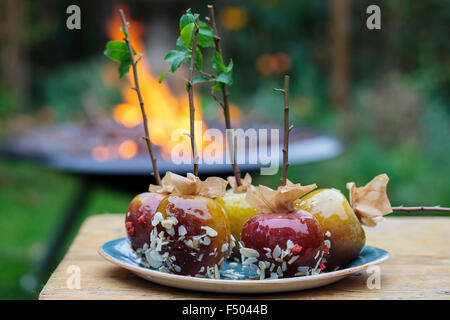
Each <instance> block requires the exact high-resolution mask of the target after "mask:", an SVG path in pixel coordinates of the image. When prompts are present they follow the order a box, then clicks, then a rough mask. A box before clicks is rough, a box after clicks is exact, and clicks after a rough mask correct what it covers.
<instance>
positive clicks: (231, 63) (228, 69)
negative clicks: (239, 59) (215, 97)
mask: <svg viewBox="0 0 450 320" xmlns="http://www.w3.org/2000/svg"><path fill="white" fill-rule="evenodd" d="M233 66H234V64H233V60H232V59H230V63H228V66H227V69H226V70H225V71H226V72H231V71H233Z"/></svg>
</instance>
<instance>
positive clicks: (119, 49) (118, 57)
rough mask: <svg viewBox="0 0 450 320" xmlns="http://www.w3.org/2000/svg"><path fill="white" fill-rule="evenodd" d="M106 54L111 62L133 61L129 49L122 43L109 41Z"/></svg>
mask: <svg viewBox="0 0 450 320" xmlns="http://www.w3.org/2000/svg"><path fill="white" fill-rule="evenodd" d="M104 54H105V56H107V57H108V58H110V59H111V60H114V61H117V62H122V61H127V60H131V59H130V54H129V52H128V47H127V45H126V44H125V43H124V42H122V41H108V42H107V43H106V49H105V52H104ZM130 62H131V61H130Z"/></svg>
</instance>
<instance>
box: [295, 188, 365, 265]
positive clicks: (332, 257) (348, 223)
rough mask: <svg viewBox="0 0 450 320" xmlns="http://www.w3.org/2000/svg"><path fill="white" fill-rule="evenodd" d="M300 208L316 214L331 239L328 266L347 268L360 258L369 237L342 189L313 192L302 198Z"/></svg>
mask: <svg viewBox="0 0 450 320" xmlns="http://www.w3.org/2000/svg"><path fill="white" fill-rule="evenodd" d="M296 207H297V208H298V209H302V210H306V211H308V212H310V213H312V214H313V215H314V217H316V219H317V220H318V221H319V223H320V225H321V227H322V230H323V232H324V234H325V239H327V240H329V241H330V242H331V243H330V248H329V250H330V252H329V255H328V256H327V257H326V261H327V263H326V266H327V268H329V269H330V270H333V269H335V268H336V267H343V266H345V265H347V264H348V263H350V262H352V261H353V260H354V259H356V258H357V257H358V255H359V253H360V252H361V249H362V248H363V247H364V244H365V242H366V236H365V233H364V229H363V228H362V226H361V224H360V222H359V220H358V218H357V217H356V215H355V213H354V212H353V209H352V208H351V206H350V204H349V203H348V201H347V199H346V198H345V196H344V195H343V194H342V193H341V192H340V191H339V190H337V189H319V190H316V191H313V192H311V193H309V194H307V195H306V196H304V197H303V198H301V199H299V200H298V201H297V204H296Z"/></svg>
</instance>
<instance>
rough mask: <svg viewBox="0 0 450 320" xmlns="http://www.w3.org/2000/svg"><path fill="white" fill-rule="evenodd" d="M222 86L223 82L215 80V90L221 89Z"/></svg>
mask: <svg viewBox="0 0 450 320" xmlns="http://www.w3.org/2000/svg"><path fill="white" fill-rule="evenodd" d="M222 86H223V84H222V83H220V82H217V81H214V85H213V87H212V89H213V91H217V90H221V89H222Z"/></svg>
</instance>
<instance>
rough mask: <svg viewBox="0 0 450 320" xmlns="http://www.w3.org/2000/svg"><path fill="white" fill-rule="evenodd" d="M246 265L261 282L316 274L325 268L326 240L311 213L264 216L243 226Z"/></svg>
mask: <svg viewBox="0 0 450 320" xmlns="http://www.w3.org/2000/svg"><path fill="white" fill-rule="evenodd" d="M241 246H242V247H241V254H242V263H243V265H246V266H249V267H250V268H251V269H253V270H254V271H256V273H257V274H258V275H259V276H260V279H264V278H265V277H269V278H273V279H276V278H282V277H284V278H286V277H293V276H301V275H308V274H315V273H317V272H320V270H322V269H324V268H325V266H324V265H323V263H322V258H323V256H324V254H326V252H325V253H324V239H323V233H322V230H321V228H320V225H319V222H318V221H317V220H316V218H314V216H313V215H311V214H310V213H308V212H306V211H303V210H298V211H296V212H291V213H281V214H261V215H257V216H254V217H252V218H251V219H250V220H249V221H247V223H246V224H245V225H244V228H243V229H242V234H241Z"/></svg>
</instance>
